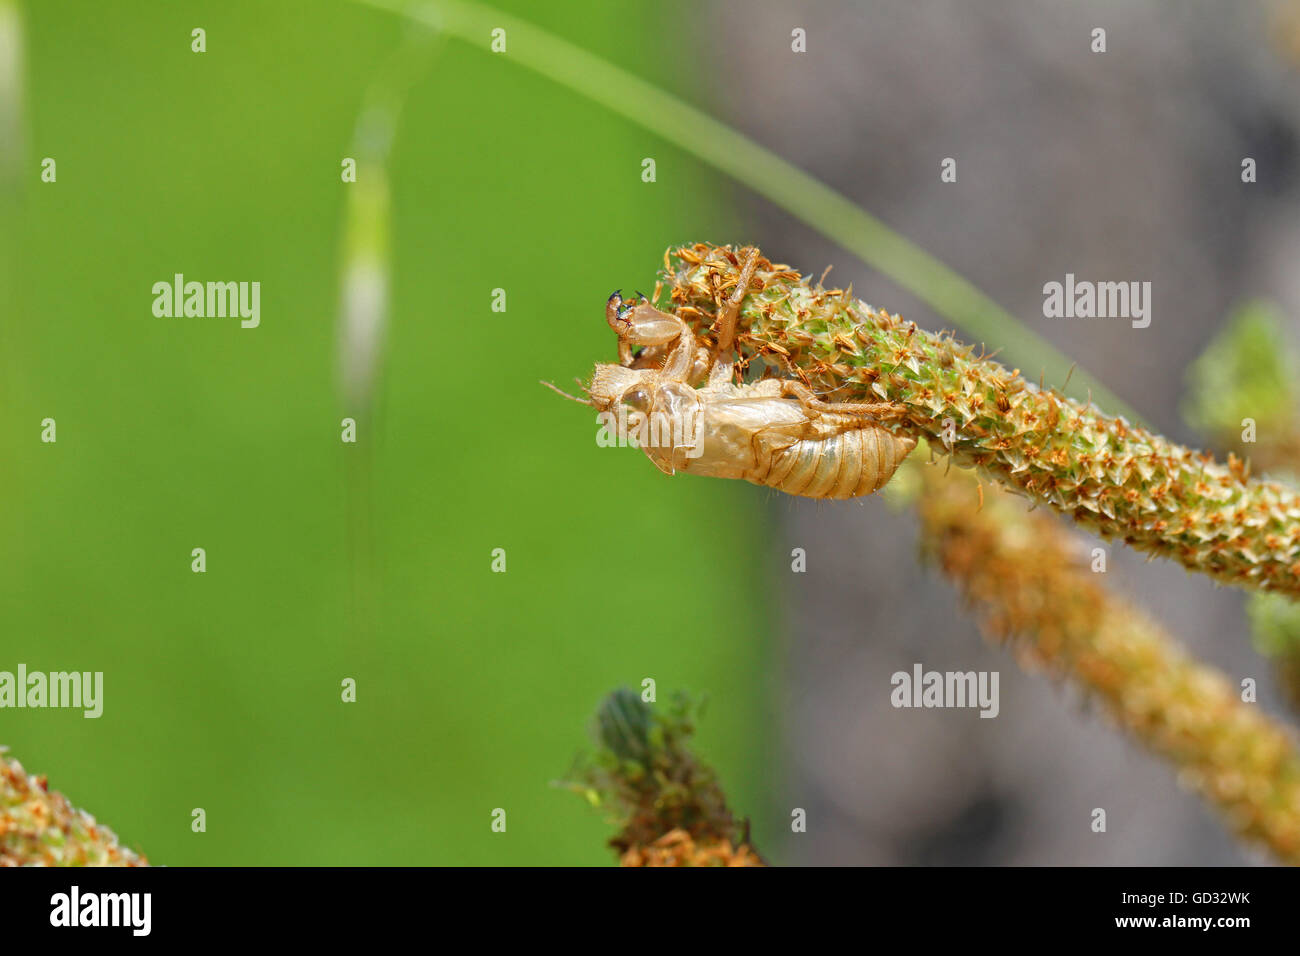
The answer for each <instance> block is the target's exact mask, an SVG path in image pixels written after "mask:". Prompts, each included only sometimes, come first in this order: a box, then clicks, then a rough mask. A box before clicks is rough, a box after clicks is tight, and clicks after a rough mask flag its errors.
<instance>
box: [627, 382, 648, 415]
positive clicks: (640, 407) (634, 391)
mask: <svg viewBox="0 0 1300 956" xmlns="http://www.w3.org/2000/svg"><path fill="white" fill-rule="evenodd" d="M623 404H624V405H630V406H631V407H632V408H635V409H636V410H637V411H641V412H645V411H649V410H650V393H649V392H647V391H646V390H645V389H644V388H642V387H641V386H640V385H638V386H636V387H635V388H629V389H628V390H627V391H626V392H624V393H623Z"/></svg>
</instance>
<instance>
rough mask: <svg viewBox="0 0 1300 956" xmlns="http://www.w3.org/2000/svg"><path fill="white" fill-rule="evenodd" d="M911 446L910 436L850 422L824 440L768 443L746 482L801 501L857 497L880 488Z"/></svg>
mask: <svg viewBox="0 0 1300 956" xmlns="http://www.w3.org/2000/svg"><path fill="white" fill-rule="evenodd" d="M915 447H916V439H914V438H905V437H903V436H900V435H895V434H894V433H893V432H891V431H889V429H887V428H883V427H881V426H880V425H875V424H871V423H867V422H854V423H852V426H851V427H847V428H842V429H837V430H834V431H833V432H832V433H831V434H828V435H825V436H816V437H808V438H800V439H797V440H795V441H794V442H792V443H789V444H785V443H770V444H769V448H768V452H769V454H767V455H764V456H760V460H759V468H758V469H756V474H755V475H753V476H751V477H750V478H749V480H750V481H752V482H754V483H755V484H760V485H767V486H769V487H771V488H776V489H778V490H780V491H784V492H785V493H786V494H791V495H799V496H801V497H804V498H833V499H843V498H860V497H862V496H864V495H869V494H871V493H873V492H875V491H879V490H880V489H881V488H883V487H884V486H885V484H886V483H887V482H888V481H889V479H890V478H891V477H893V474H894V472H895V471H897V470H898V466H899V465H901V464H902V463H903V459H904V458H906V457H907V456H908V454H909V453H910V452H911V451H912V449H913V448H915Z"/></svg>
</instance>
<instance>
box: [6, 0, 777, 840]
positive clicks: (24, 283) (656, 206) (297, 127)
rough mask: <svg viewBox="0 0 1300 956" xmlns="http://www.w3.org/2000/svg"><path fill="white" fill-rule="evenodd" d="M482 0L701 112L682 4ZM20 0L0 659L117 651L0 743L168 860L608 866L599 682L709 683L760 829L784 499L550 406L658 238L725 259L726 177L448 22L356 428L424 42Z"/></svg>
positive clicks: (312, 16) (708, 744) (216, 8)
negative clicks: (183, 288) (96, 683)
mask: <svg viewBox="0 0 1300 956" xmlns="http://www.w3.org/2000/svg"><path fill="white" fill-rule="evenodd" d="M500 7H501V9H503V10H509V11H511V12H513V13H516V14H517V15H519V16H521V17H524V18H526V19H528V20H531V21H532V22H534V23H536V24H538V25H541V26H543V27H545V28H547V29H549V30H552V31H554V32H555V33H556V34H558V35H560V36H563V37H565V38H567V39H569V40H571V41H573V42H574V43H576V44H578V45H579V46H581V47H584V48H586V49H589V50H592V51H595V52H598V53H600V54H601V55H604V56H607V57H609V58H612V59H617V60H618V61H620V62H621V63H622V64H623V65H624V66H626V67H628V68H630V69H632V70H633V71H634V72H637V73H638V74H640V75H642V76H645V77H646V78H648V79H651V80H653V81H654V82H656V83H659V84H662V85H664V86H666V87H667V88H669V89H673V90H676V91H679V92H684V93H686V95H687V96H690V92H691V86H692V83H693V82H694V79H693V78H692V77H691V76H690V75H689V73H688V72H683V64H689V63H691V62H692V60H693V59H695V58H693V57H692V56H691V55H689V54H684V53H683V52H682V51H681V50H676V51H670V50H669V49H668V47H669V45H670V44H672V43H674V42H675V40H674V36H673V31H671V30H664V29H662V25H663V24H664V23H665V22H666V21H667V22H670V21H671V20H672V18H673V17H676V16H685V15H687V13H688V10H689V7H688V6H687V5H684V4H676V5H674V4H668V5H665V4H663V3H653V4H652V3H644V4H642V3H622V4H617V5H611V4H607V3H603V2H594V0H593V2H583V3H565V4H549V5H539V4H535V3H529V2H522V0H518V2H503V3H501V4H500ZM615 7H617V9H615ZM19 9H20V11H21V21H22V33H23V37H22V40H23V46H24V55H25V63H22V64H17V65H15V64H12V63H11V64H10V66H11V68H16V70H17V71H18V73H19V74H20V75H21V77H22V80H23V84H24V87H25V89H24V90H23V91H22V93H21V98H20V100H19V103H20V104H21V109H22V114H21V115H22V129H23V134H24V135H23V137H22V139H21V140H15V139H13V138H12V137H10V142H8V143H7V144H4V151H5V153H6V155H7V156H9V157H10V158H11V159H13V160H14V165H13V167H12V168H13V170H14V172H13V173H12V175H11V176H10V181H9V182H7V183H6V184H5V197H4V200H3V201H4V209H3V219H2V220H0V230H2V231H3V239H2V240H0V241H3V244H4V245H3V248H2V249H0V251H2V252H3V261H4V264H5V265H4V269H5V279H4V288H3V290H0V291H3V298H2V299H0V306H2V308H3V322H2V325H0V336H3V337H2V339H0V349H2V352H0V355H2V358H0V363H2V364H0V372H2V375H3V381H2V382H0V389H2V391H0V400H2V401H3V414H2V428H3V431H2V434H3V442H4V450H3V461H4V465H3V469H0V488H2V489H3V493H4V502H5V504H4V507H3V508H0V522H2V524H0V669H2V670H10V671H12V670H14V669H16V667H17V665H18V664H19V663H25V664H26V665H27V666H28V668H29V669H32V670H82V671H85V670H91V671H94V670H102V671H103V672H104V682H105V705H104V714H103V716H102V717H101V718H100V719H98V720H88V719H84V718H83V717H82V715H81V713H80V711H67V710H21V711H18V710H4V711H0V743H4V744H8V745H9V746H10V747H11V749H12V755H13V756H15V757H17V758H18V759H19V760H21V761H22V762H23V763H24V765H25V766H26V767H27V768H28V769H29V770H31V771H33V772H38V773H44V774H48V776H49V780H50V784H51V787H53V788H57V789H59V790H62V791H63V792H65V793H67V794H68V795H69V796H70V798H71V799H72V800H73V801H74V802H75V803H76V804H78V805H79V806H84V807H86V808H88V809H89V810H90V811H91V812H93V813H94V814H96V816H97V817H98V818H99V819H100V820H101V821H103V822H105V823H107V824H108V825H109V826H111V827H112V828H114V829H115V830H116V831H117V832H118V834H119V836H120V837H121V838H122V840H123V842H125V843H127V844H128V845H130V846H132V847H135V848H138V849H141V850H143V851H144V852H145V853H147V854H148V856H149V857H150V859H151V861H153V862H155V863H165V864H170V865H187V864H193V865H197V864H218V865H229V864H308V865H310V864H542V863H560V864H600V863H608V862H611V860H612V856H611V854H610V852H609V851H608V850H607V849H606V848H605V847H604V846H603V843H604V841H605V840H606V839H607V838H608V837H609V836H610V835H611V832H612V831H611V828H610V827H609V826H607V825H606V824H605V823H604V822H603V821H602V819H601V818H600V816H599V815H598V814H597V813H595V812H593V811H591V810H589V809H588V808H586V807H585V806H584V805H583V804H582V803H581V802H580V801H579V800H578V799H576V798H575V797H574V796H572V795H571V794H569V793H567V792H565V791H563V790H560V789H556V788H554V787H551V786H549V784H550V782H551V781H553V780H555V779H557V778H560V777H562V776H563V774H564V772H565V771H566V770H567V769H568V767H569V765H570V762H571V759H572V757H573V755H574V754H575V752H576V751H578V750H579V749H582V748H584V747H586V746H588V738H587V726H588V721H589V718H590V716H591V714H592V712H593V710H594V708H595V706H596V704H597V703H598V701H599V699H600V698H601V696H602V695H603V694H604V693H606V692H607V691H609V690H610V689H611V688H612V687H614V686H616V685H618V684H628V685H630V686H633V687H638V686H639V685H640V682H641V680H642V679H643V678H646V677H650V678H654V679H655V680H656V681H657V683H658V688H659V694H660V697H661V699H664V698H665V697H666V696H667V695H668V694H670V693H671V692H672V691H673V690H675V689H678V688H688V689H691V690H695V691H707V693H708V697H709V707H708V710H707V713H706V719H705V720H704V722H703V724H702V726H701V728H700V734H699V741H698V744H699V750H700V752H701V754H702V755H703V756H704V757H705V758H707V759H709V760H710V761H711V762H713V763H714V764H715V765H716V766H717V768H718V770H719V772H720V774H721V778H722V781H723V783H724V786H726V788H727V790H728V792H729V795H730V796H731V797H732V799H733V803H734V805H735V806H736V808H737V809H738V810H740V811H741V812H742V813H753V814H755V816H756V817H759V816H761V814H760V813H759V811H760V809H761V806H762V804H761V801H763V800H764V799H766V797H765V793H766V788H767V784H768V782H769V781H770V779H771V778H772V777H773V776H774V774H775V771H774V768H773V767H772V766H771V758H770V753H769V752H768V750H767V749H766V746H767V745H766V743H765V741H768V740H770V738H771V733H772V731H773V723H774V722H773V719H772V712H771V707H772V705H771V704H770V701H771V700H772V698H773V687H772V679H771V677H770V676H769V674H770V658H771V656H772V647H771V640H770V631H771V628H770V627H769V625H768V623H767V609H766V608H764V607H763V606H762V605H761V604H759V605H756V602H754V601H753V599H752V596H748V595H751V594H752V591H753V590H754V589H759V590H762V589H764V586H765V585H764V581H765V580H766V575H767V573H768V570H769V569H768V568H766V567H765V565H764V563H763V561H761V560H760V559H759V558H758V557H757V555H758V553H759V549H758V548H757V547H756V545H757V543H758V535H759V530H758V527H757V520H758V518H759V517H760V514H761V512H760V511H759V510H758V508H759V503H760V502H761V500H762V499H761V497H759V496H758V495H757V494H756V493H750V492H753V490H752V489H747V488H743V489H742V488H738V487H733V486H732V485H731V484H730V483H724V482H708V481H702V480H698V479H694V478H690V477H680V478H677V479H675V480H673V481H667V480H665V479H664V478H663V477H662V476H661V475H660V474H659V473H658V472H657V471H656V470H655V469H653V468H650V467H648V466H647V465H646V463H645V462H644V461H641V460H638V458H639V455H638V453H637V452H635V451H633V450H629V449H620V450H608V449H601V448H598V447H597V446H596V443H595V434H596V426H595V421H594V415H592V414H590V413H588V412H587V411H585V410H583V409H581V408H579V407H578V406H576V405H573V404H571V403H567V402H564V401H562V400H560V399H559V398H557V397H556V396H554V395H552V394H551V393H549V392H547V391H545V390H543V389H542V388H541V387H540V386H539V385H538V379H541V378H545V379H549V380H553V381H555V382H557V383H559V384H560V385H561V386H562V387H564V386H565V385H566V383H571V381H572V378H573V377H574V376H575V375H580V376H586V375H587V374H589V373H590V370H591V365H592V363H593V362H594V361H596V360H610V359H611V358H612V357H613V344H614V343H613V339H612V336H611V334H610V333H609V330H608V328H607V327H606V326H605V325H604V322H603V317H602V309H603V305H604V301H605V298H606V296H608V294H609V292H610V291H611V290H612V289H613V288H615V287H623V288H625V289H629V290H630V289H633V288H644V289H645V291H647V292H648V291H650V286H652V285H653V281H654V274H655V271H656V270H657V268H658V266H659V263H660V262H661V258H662V254H663V250H664V249H665V248H666V247H667V246H669V245H670V244H673V243H677V242H682V241H695V240H699V239H710V240H716V241H735V240H742V241H743V240H744V238H745V236H746V232H745V228H744V225H743V223H742V222H741V221H740V220H739V219H738V217H737V216H736V215H735V214H733V213H732V212H730V211H729V203H728V198H729V195H730V194H729V193H728V192H727V191H726V189H725V188H724V186H723V184H722V183H720V182H719V181H718V180H717V179H715V178H713V177H711V176H710V175H709V174H707V173H706V172H705V171H703V170H702V169H701V168H700V166H699V165H698V164H697V163H696V162H694V161H693V160H690V159H688V158H687V157H685V156H683V155H682V154H680V153H679V152H677V151H675V150H673V149H671V148H669V147H668V146H666V145H665V144H664V143H663V142H662V141H659V140H657V139H655V138H654V137H651V136H649V135H647V134H644V133H643V132H642V131H641V130H639V129H638V128H637V127H635V126H633V125H632V124H630V123H627V122H624V121H622V120H619V119H615V118H614V117H612V116H611V115H609V114H608V113H607V112H605V111H604V110H602V109H601V108H599V107H597V106H594V105H592V104H590V103H588V102H586V101H584V100H582V99H580V98H579V97H577V96H575V95H573V94H571V93H569V92H567V91H564V90H561V89H559V88H558V87H556V86H554V85H552V84H550V83H549V82H547V81H545V80H543V79H541V78H539V77H538V76H537V75H535V74H532V73H530V72H527V71H525V70H523V69H520V68H519V67H518V66H516V65H514V64H512V63H511V61H510V57H509V55H508V54H507V55H505V56H500V55H493V54H490V53H489V52H487V49H486V46H487V38H486V37H484V42H483V45H482V47H481V48H475V47H473V46H471V45H468V44H465V43H461V42H459V41H455V40H448V41H445V42H443V43H441V44H439V45H438V46H437V47H436V49H435V50H434V51H433V52H431V53H430V55H429V58H428V64H427V67H426V68H425V69H424V70H423V71H422V72H421V73H420V75H419V77H418V79H417V80H416V81H415V82H414V84H413V85H412V86H411V88H410V90H409V93H408V95H407V97H406V99H405V102H404V108H403V113H402V118H401V122H400V125H399V127H398V129H397V135H396V139H395V141H394V143H393V145H392V153H391V167H390V170H389V180H390V188H391V201H392V235H391V262H390V268H391V274H392V279H393V285H392V294H391V307H390V311H389V315H388V348H387V353H386V359H385V361H384V363H383V365H382V367H381V370H380V373H379V375H378V378H377V380H376V384H375V390H374V395H375V413H374V415H373V417H372V418H368V419H362V420H361V430H360V435H359V441H358V443H357V444H355V445H348V444H343V443H342V442H341V441H340V437H339V433H340V428H339V423H340V419H341V418H343V417H344V416H348V415H354V414H358V413H357V412H356V411H355V410H354V409H351V408H349V407H347V403H345V402H344V401H343V399H342V396H341V390H340V387H339V378H338V366H339V354H338V350H339V329H338V323H339V298H340V285H341V275H342V267H343V248H344V241H343V224H344V222H345V218H346V216H345V200H346V193H347V191H348V190H349V189H355V188H357V187H356V186H352V185H347V184H344V183H342V182H341V181H340V175H339V170H340V165H339V164H340V160H341V159H342V157H344V156H348V155H353V154H354V153H353V151H352V149H351V146H350V144H351V143H352V139H353V132H354V128H355V126H356V122H357V116H358V111H359V109H360V108H361V104H362V102H363V98H364V96H365V92H366V90H367V88H368V86H369V85H370V83H371V82H372V81H373V79H374V77H375V76H376V74H377V72H378V71H379V70H380V69H381V67H382V65H383V64H384V63H385V61H386V60H387V59H388V57H389V56H390V54H391V53H392V52H393V51H394V50H395V49H397V48H398V47H399V45H400V44H401V43H402V41H403V37H404V36H405V35H406V33H407V32H408V30H409V27H408V26H407V25H406V24H405V23H404V22H402V21H401V20H400V19H399V18H397V17H394V16H391V15H389V14H386V13H383V12H379V11H376V10H373V9H369V8H366V7H363V6H359V5H356V4H353V3H348V2H339V3H326V2H312V3H288V2H231V0H223V2H221V3H206V4H204V3H133V4H113V5H106V4H102V3H97V2H77V3H65V2H41V3H29V4H20V5H19ZM194 27H202V28H204V29H205V30H206V33H207V52H206V53H202V54H197V53H193V52H191V49H190V43H191V37H190V31H191V30H192V29H193V28H194ZM670 54H671V55H670ZM705 56H707V51H699V58H703V57H705ZM47 156H48V157H53V158H54V159H55V160H56V162H57V164H58V165H57V170H58V180H57V182H56V183H53V184H48V183H42V182H40V160H41V159H42V158H43V157H47ZM647 156H649V157H654V158H655V159H656V161H657V166H658V181H657V182H656V183H653V184H647V183H643V182H642V181H641V160H642V158H643V157H647ZM367 172H368V171H367V168H366V167H365V165H364V164H363V165H362V166H361V168H360V170H359V176H360V177H361V178H362V180H364V179H365V177H366V176H367ZM177 272H181V273H184V274H185V275H186V277H187V278H189V279H195V280H199V281H207V280H223V281H224V280H247V281H252V280H257V281H260V282H261V284H262V293H261V295H262V298H261V313H262V317H261V326H260V327H259V328H257V329H252V330H245V329H241V328H239V325H238V322H237V320H230V319H198V318H177V319H160V318H156V317H154V315H153V314H152V311H151V308H152V301H153V298H152V294H151V291H150V290H151V286H152V285H153V283H154V282H157V281H165V280H170V278H171V276H172V275H173V274H174V273H177ZM494 288H504V289H506V290H507V297H508V298H507V302H508V309H507V311H506V312H505V313H504V314H501V313H494V312H492V311H491V309H490V301H491V299H490V297H491V290H492V289H494ZM46 417H52V418H54V419H56V420H57V427H58V441H57V443H56V444H52V445H51V444H42V443H41V442H40V440H39V437H40V423H41V420H42V419H44V418H46ZM358 529H360V530H358ZM196 547H202V548H205V549H206V552H207V572H206V573H204V574H195V573H193V572H192V571H191V568H190V562H191V550H192V549H193V548H196ZM494 548H504V549H506V552H507V561H508V571H507V572H506V573H505V574H494V573H492V572H491V570H490V563H491V552H492V549H494ZM346 677H352V678H355V679H356V681H357V684H358V701H357V702H356V703H355V704H345V703H343V702H341V700H340V682H341V681H342V680H343V679H344V678H346ZM195 807H202V808H204V809H205V810H206V813H207V831H206V832H205V833H193V832H191V828H190V823H191V810H192V809H193V808H195ZM497 807H501V808H504V809H505V810H506V811H507V821H508V822H507V831H506V832H505V833H504V834H498V833H493V832H492V831H491V828H490V824H491V812H492V810H493V809H494V808H497ZM783 819H785V817H784V816H783V815H771V816H770V817H769V820H770V821H775V825H776V826H777V827H779V826H780V824H781V822H782V820H783ZM765 836H767V837H769V838H770V841H773V842H774V841H775V839H776V834H775V833H771V834H768V833H765V826H764V824H763V821H762V820H756V828H755V839H756V840H757V842H758V844H759V845H760V846H762V845H764V839H765Z"/></svg>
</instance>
